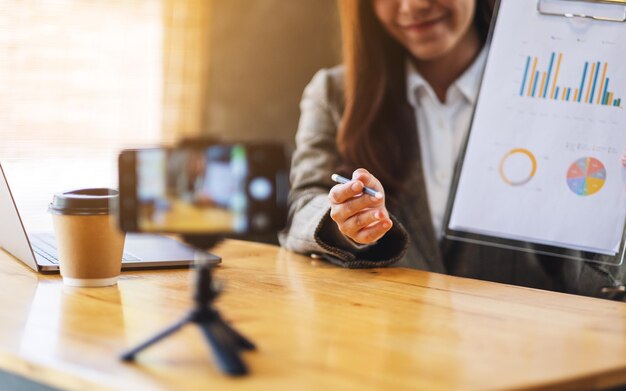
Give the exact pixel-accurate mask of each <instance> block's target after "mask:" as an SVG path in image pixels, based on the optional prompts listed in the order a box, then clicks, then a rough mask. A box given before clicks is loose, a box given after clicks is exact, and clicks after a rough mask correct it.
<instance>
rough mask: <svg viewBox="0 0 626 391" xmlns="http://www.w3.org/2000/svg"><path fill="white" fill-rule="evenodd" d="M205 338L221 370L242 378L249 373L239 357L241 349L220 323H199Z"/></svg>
mask: <svg viewBox="0 0 626 391" xmlns="http://www.w3.org/2000/svg"><path fill="white" fill-rule="evenodd" d="M198 326H199V327H200V329H201V330H202V333H203V334H204V336H205V338H206V339H207V341H208V342H209V344H210V345H211V348H212V349H213V353H214V357H215V361H216V363H217V365H218V366H219V367H220V369H221V370H222V371H224V372H226V373H227V374H229V375H233V376H241V375H245V374H247V373H248V368H247V367H246V364H244V362H243V361H242V360H241V357H239V348H238V347H237V346H236V345H235V344H234V342H233V341H232V340H231V336H230V334H229V333H228V332H227V331H225V330H224V329H223V328H222V324H221V323H219V322H213V321H207V322H198Z"/></svg>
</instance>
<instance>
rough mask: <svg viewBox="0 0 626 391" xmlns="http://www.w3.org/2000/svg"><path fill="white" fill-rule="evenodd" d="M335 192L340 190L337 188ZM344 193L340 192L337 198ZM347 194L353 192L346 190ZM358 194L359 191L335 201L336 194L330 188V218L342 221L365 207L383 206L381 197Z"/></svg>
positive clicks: (341, 196)
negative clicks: (343, 199)
mask: <svg viewBox="0 0 626 391" xmlns="http://www.w3.org/2000/svg"><path fill="white" fill-rule="evenodd" d="M346 185H347V184H346ZM337 186H345V185H337ZM337 192H341V190H337ZM345 194H346V193H340V194H339V197H340V198H339V199H342V198H343V196H344V195H345ZM348 194H353V193H352V192H348ZM360 194H361V193H357V194H356V195H354V194H353V195H352V196H351V197H350V198H348V199H347V200H345V201H342V202H337V201H336V199H337V198H335V197H336V196H337V195H336V194H334V195H333V191H332V190H331V195H330V196H329V198H330V203H331V210H330V217H332V219H333V220H335V221H336V222H337V223H343V222H345V221H346V220H348V219H349V218H350V217H352V216H354V215H356V214H358V213H359V212H361V211H363V210H365V209H372V208H379V207H381V206H382V207H383V208H384V204H385V201H384V200H383V199H379V198H376V197H372V196H369V195H366V194H363V195H360Z"/></svg>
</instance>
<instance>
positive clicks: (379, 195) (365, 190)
mask: <svg viewBox="0 0 626 391" xmlns="http://www.w3.org/2000/svg"><path fill="white" fill-rule="evenodd" d="M330 179H332V180H333V182H337V183H341V184H344V183H348V182H350V179H348V178H344V177H342V176H341V175H339V174H333V175H331V176H330ZM363 193H365V194H369V195H371V196H372V197H376V198H378V199H379V200H381V199H382V198H383V193H381V192H380V191H376V190H374V189H372V188H371V187H367V186H363Z"/></svg>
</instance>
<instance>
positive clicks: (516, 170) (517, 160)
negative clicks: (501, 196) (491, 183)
mask: <svg viewBox="0 0 626 391" xmlns="http://www.w3.org/2000/svg"><path fill="white" fill-rule="evenodd" d="M498 172H499V174H500V179H501V180H502V181H503V182H504V183H506V184H507V185H509V186H522V185H525V184H526V183H528V182H529V181H530V180H531V179H533V177H534V176H535V173H536V172H537V159H536V158H535V155H533V153H532V152H530V151H529V150H528V149H525V148H514V149H511V150H510V151H508V152H507V153H505V154H504V156H502V158H501V159H500V164H499V166H498Z"/></svg>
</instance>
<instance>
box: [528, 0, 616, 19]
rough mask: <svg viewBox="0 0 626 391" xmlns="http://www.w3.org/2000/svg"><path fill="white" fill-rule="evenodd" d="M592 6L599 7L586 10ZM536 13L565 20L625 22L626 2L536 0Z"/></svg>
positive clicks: (614, 0) (610, 0)
mask: <svg viewBox="0 0 626 391" xmlns="http://www.w3.org/2000/svg"><path fill="white" fill-rule="evenodd" d="M589 4H593V5H598V6H599V7H593V8H595V9H589V8H586V7H585V6H586V5H589ZM537 12H539V13H540V14H543V15H550V16H563V17H566V18H588V19H593V20H598V21H606V22H624V21H626V0H538V1H537Z"/></svg>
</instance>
